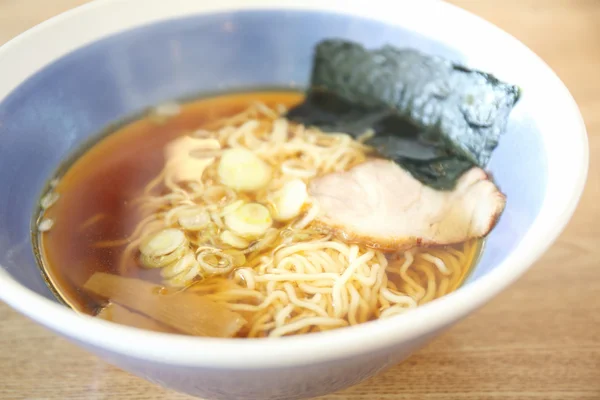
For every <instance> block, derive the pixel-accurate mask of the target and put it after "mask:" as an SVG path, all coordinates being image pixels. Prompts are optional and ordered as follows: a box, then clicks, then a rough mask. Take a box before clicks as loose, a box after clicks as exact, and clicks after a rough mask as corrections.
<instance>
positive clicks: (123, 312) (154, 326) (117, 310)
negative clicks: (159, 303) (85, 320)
mask: <svg viewBox="0 0 600 400" xmlns="http://www.w3.org/2000/svg"><path fill="white" fill-rule="evenodd" d="M96 316H97V317H98V318H102V319H104V320H106V321H110V322H115V323H117V324H123V325H127V326H132V327H134V328H139V329H147V330H149V331H155V332H164V333H179V331H177V330H175V329H173V328H171V327H170V326H167V325H164V324H161V323H160V322H158V321H155V320H153V319H152V318H149V317H147V316H145V315H142V314H138V313H137V312H133V311H130V310H128V309H127V308H125V307H123V306H121V305H119V304H117V303H108V304H107V305H106V306H105V307H103V308H102V309H101V310H100V312H99V313H98V314H96Z"/></svg>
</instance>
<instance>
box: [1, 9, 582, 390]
mask: <svg viewBox="0 0 600 400" xmlns="http://www.w3.org/2000/svg"><path fill="white" fill-rule="evenodd" d="M457 26H458V27H461V29H456V27H457ZM331 37H339V38H345V39H349V40H354V41H357V42H361V43H363V44H364V45H365V46H367V47H375V46H380V45H382V44H392V45H395V46H398V47H414V48H417V49H419V50H421V51H423V52H426V53H429V54H435V55H440V56H443V57H446V58H449V59H452V60H454V61H457V62H460V63H463V64H466V65H467V66H469V67H473V68H477V69H481V70H485V71H489V72H492V73H493V74H495V75H497V76H498V77H499V78H501V79H502V80H505V81H507V82H511V83H514V84H517V85H519V86H520V87H521V88H522V93H523V95H522V98H521V100H520V101H519V103H518V104H517V106H516V107H515V109H514V110H513V112H512V114H511V117H510V121H509V124H508V127H507V133H506V134H505V135H504V137H503V139H502V141H501V143H500V146H499V147H498V148H497V150H496V152H495V153H494V156H493V159H492V161H491V163H490V165H489V169H490V170H491V172H492V174H493V176H494V178H495V180H496V182H497V184H498V185H499V186H500V188H501V189H502V190H503V192H504V193H506V195H507V198H508V202H507V206H506V210H505V212H504V214H503V215H502V217H501V219H500V221H499V223H498V225H497V226H496V228H495V229H494V230H493V231H492V233H491V234H490V235H489V237H488V238H487V241H486V245H485V250H484V252H483V255H482V257H481V259H480V261H479V263H478V264H477V266H476V268H475V269H474V271H473V272H472V274H471V275H470V277H469V278H468V280H467V281H466V282H465V284H464V285H463V286H462V287H461V288H459V289H458V290H457V291H455V292H453V293H451V294H449V295H447V296H445V297H443V298H441V299H439V300H435V301H433V302H431V303H428V304H426V305H424V306H421V307H418V308H416V309H415V310H411V311H408V312H406V313H404V314H402V315H398V316H396V317H393V318H388V319H385V320H377V321H373V322H368V323H364V324H361V325H358V326H355V327H350V328H343V329H338V330H332V331H327V332H323V333H315V334H309V335H300V336H293V337H284V338H277V339H212V338H197V337H186V336H182V335H171V334H164V333H156V332H150V331H143V330H139V329H135V328H130V327H125V326H120V325H116V324H113V323H110V322H106V321H103V320H100V319H96V318H92V317H89V316H86V315H80V314H77V313H75V312H73V311H72V310H70V309H69V308H67V307H66V306H64V305H62V304H60V302H58V301H57V300H56V299H55V298H54V296H53V295H52V293H51V291H50V290H49V289H48V287H47V285H46V284H45V282H44V279H43V278H42V275H41V273H40V270H39V268H38V266H37V264H36V258H35V254H34V252H33V250H32V233H31V232H32V228H31V227H32V215H33V213H34V210H35V209H36V204H37V202H38V199H39V198H40V195H41V192H42V190H43V188H44V186H45V184H46V182H47V180H48V179H49V177H50V176H51V175H52V173H53V171H55V170H56V168H57V167H58V166H59V165H60V163H61V161H62V160H64V159H65V158H67V157H68V156H69V155H70V154H72V153H73V152H75V151H76V150H77V149H78V148H79V146H80V145H82V144H83V143H85V142H86V141H87V140H88V139H89V138H90V137H92V136H93V135H95V134H96V133H98V132H100V131H102V130H103V129H104V128H106V127H107V125H109V124H110V123H112V122H114V121H117V120H121V119H123V118H126V117H128V116H131V115H135V114H137V113H139V112H141V111H142V110H144V109H146V108H147V107H150V106H152V105H156V104H159V103H162V102H165V101H169V100H173V99H185V98H192V97H195V96H198V95H201V94H205V93H219V92H226V91H236V90H245V89H252V88H266V87H276V88H299V89H301V88H303V87H305V86H306V85H307V83H308V79H309V75H310V64H311V57H312V50H313V48H314V45H315V44H316V43H317V42H318V41H320V40H322V39H324V38H331ZM473 38H477V40H474V39H473ZM0 71H2V73H1V74H0V75H1V76H0V266H1V268H0V299H2V300H3V301H4V302H6V303H7V304H9V305H10V306H12V307H13V308H14V309H15V310H17V311H18V312H20V313H22V314H24V315H26V316H28V317H29V318H31V319H32V320H34V321H36V322H37V323H39V324H41V325H43V326H45V327H47V328H48V329H50V330H52V331H54V332H55V333H56V334H58V335H61V336H63V337H65V338H66V339H68V340H70V341H72V342H74V343H77V344H78V345H80V346H82V347H83V348H85V349H87V350H89V351H90V352H92V353H94V354H96V355H98V356H99V357H100V358H102V359H104V360H106V361H107V362H109V363H112V364H114V365H116V366H118V367H120V368H122V369H124V370H126V371H129V372H131V373H133V374H136V375H139V376H141V377H143V378H145V379H147V380H149V381H151V382H154V383H157V384H159V385H162V386H164V387H166V388H170V389H173V390H177V391H180V392H185V393H188V394H191V395H195V396H199V397H203V398H208V399H295V398H307V397H314V396H318V395H323V394H326V393H330V392H334V391H337V390H340V389H342V388H345V387H348V386H350V385H354V384H356V383H358V382H360V381H362V380H364V379H367V378H369V377H371V376H373V375H374V374H377V373H378V372H380V371H382V370H384V369H385V368H388V367H390V366H392V365H394V364H396V363H398V362H400V361H402V360H403V359H405V358H406V357H407V356H409V355H410V354H411V353H413V352H414V351H415V350H417V349H419V348H420V347H422V346H424V345H425V344H426V343H427V342H429V341H430V340H431V339H433V338H434V337H436V336H437V335H439V334H440V333H442V332H443V331H444V330H445V329H447V328H448V327H450V326H451V325H453V324H454V323H456V322H458V321H459V320H461V319H462V318H464V317H465V316H467V315H468V314H469V313H471V312H473V311H474V310H476V309H477V308H478V307H480V306H482V305H483V304H484V303H486V302H487V301H488V300H490V299H491V298H492V297H494V296H495V295H497V294H498V293H500V292H501V291H502V290H504V289H505V288H506V287H507V286H508V285H509V284H511V283H512V282H514V281H515V280H516V279H517V278H518V277H519V276H520V275H521V274H523V273H524V272H525V271H526V270H527V269H528V268H529V267H530V266H531V265H532V263H534V262H535V261H536V259H538V258H539V257H540V256H541V255H542V254H543V253H544V252H545V251H546V249H547V248H548V247H549V246H550V245H551V244H552V242H553V241H554V240H555V239H556V238H557V236H558V235H559V233H560V232H561V230H562V229H563V228H564V226H565V225H566V223H567V222H568V221H569V218H570V217H571V215H572V213H573V211H574V209H575V206H576V204H577V202H578V199H579V197H580V194H581V192H582V189H583V186H584V182H585V178H586V173H587V166H588V148H587V139H586V132H585V127H584V124H583V122H582V119H581V116H580V113H579V111H578V109H577V106H576V104H575V102H574V101H573V99H572V97H571V96H570V94H569V92H568V91H567V89H566V88H565V86H564V85H563V84H562V83H561V81H560V80H559V79H558V78H557V76H556V75H555V74H554V73H553V72H552V71H551V70H550V68H549V67H548V66H547V65H546V64H544V62H543V61H542V60H541V59H539V58H538V57H537V56H536V55H535V54H534V53H532V52H531V51H530V50H528V49H527V48H526V47H525V46H524V45H523V44H521V43H519V42H518V41H517V40H516V39H514V38H512V37H511V36H510V35H508V34H506V33H504V32H502V31H501V30H499V29H498V28H496V27H494V26H493V25H491V24H489V23H487V22H485V21H483V20H481V19H479V18H478V17H476V16H473V15H471V14H469V13H467V12H465V11H463V10H460V9H458V8H456V7H454V6H451V5H448V4H445V3H442V2H429V1H426V2H401V1H400V2H391V1H386V0H371V1H369V2H361V1H342V0H339V1H338V0H331V1H328V2H322V1H311V0H290V1H287V2H283V3H282V2H278V1H275V0H252V1H235V0H222V1H219V2H208V1H193V0H187V1H186V0H174V1H169V2H165V1H163V0H145V1H143V2H142V1H141V0H120V1H112V0H107V1H102V2H92V3H90V4H88V5H85V6H82V7H80V8H77V9H75V10H72V11H70V12H67V13H65V14H63V15H60V16H58V17H56V18H53V19H52V20H49V21H47V22H45V23H43V24H41V25H39V26H37V27H35V28H33V29H31V30H30V31H28V32H26V33H24V34H22V35H21V36H19V37H17V38H16V39H14V40H12V41H11V42H9V43H8V44H6V45H4V46H3V47H2V48H1V49H0Z"/></svg>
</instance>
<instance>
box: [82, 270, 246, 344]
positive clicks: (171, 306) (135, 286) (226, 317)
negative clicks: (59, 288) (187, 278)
mask: <svg viewBox="0 0 600 400" xmlns="http://www.w3.org/2000/svg"><path fill="white" fill-rule="evenodd" d="M83 288H84V289H85V290H88V291H90V292H92V293H94V294H96V295H99V296H102V297H105V298H107V299H108V300H110V301H112V302H115V303H118V304H121V305H123V306H125V307H127V308H129V309H132V310H135V311H138V312H140V313H142V314H145V315H147V316H149V317H151V318H154V319H155V320H157V321H159V322H161V323H163V324H165V325H168V326H170V327H173V328H175V329H177V330H179V331H181V332H183V333H187V334H190V335H195V336H210V337H232V336H234V335H235V334H236V333H237V332H238V331H239V330H240V329H241V328H242V327H243V326H244V325H245V324H246V321H245V320H244V318H243V317H242V316H241V315H239V314H237V313H235V312H232V311H230V310H229V309H227V308H226V307H224V306H222V305H220V304H217V303H214V302H212V301H209V300H206V299H204V298H202V297H201V296H199V295H197V294H194V293H187V292H176V293H171V294H160V293H161V290H162V289H163V287H162V286H160V285H155V284H152V283H149V282H146V281H142V280H139V279H131V278H123V277H121V276H118V275H112V274H106V273H102V272H97V273H95V274H94V275H92V277H91V278H90V279H89V280H88V281H87V282H86V284H85V285H84V286H83Z"/></svg>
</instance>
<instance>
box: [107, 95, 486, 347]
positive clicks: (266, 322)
mask: <svg viewBox="0 0 600 400" xmlns="http://www.w3.org/2000/svg"><path fill="white" fill-rule="evenodd" d="M284 111H285V110H283V109H278V110H277V111H275V110H273V109H270V108H268V107H266V106H265V105H263V104H256V105H253V106H252V107H250V108H248V109H246V110H245V111H243V112H242V113H240V114H237V115H235V116H233V117H231V118H227V119H224V120H220V121H216V122H214V123H212V124H211V125H208V126H205V127H204V128H203V129H201V130H198V131H196V132H194V133H193V134H192V137H195V138H204V139H211V140H213V141H214V140H215V139H216V141H218V146H216V147H215V146H213V148H211V149H208V150H206V151H191V152H190V154H189V156H190V157H192V158H195V159H196V160H203V161H204V164H205V169H204V171H203V172H202V171H201V170H200V171H199V172H198V174H197V179H195V180H192V181H189V180H187V181H181V180H178V179H177V172H178V170H177V168H178V167H180V166H181V164H180V163H176V162H171V161H168V162H167V163H166V165H165V168H164V169H163V171H162V172H161V173H160V175H159V176H157V177H156V178H155V179H154V180H152V181H151V182H150V183H149V184H148V185H147V187H146V188H145V191H144V194H143V196H141V197H140V198H139V199H137V200H136V205H137V206H138V207H139V210H140V212H141V213H142V214H143V215H144V216H145V217H144V218H142V220H141V222H140V223H139V225H138V226H137V228H136V230H135V232H133V234H132V235H131V236H130V238H128V239H127V240H126V243H127V246H126V248H125V251H124V253H123V256H122V262H121V267H120V268H121V270H120V273H121V274H123V275H127V274H129V273H130V272H131V269H132V268H135V267H134V266H132V265H133V264H132V262H131V260H132V259H138V261H139V256H140V245H141V244H142V243H144V241H145V240H147V238H148V237H150V236H151V235H153V234H156V232H159V231H161V230H164V229H166V228H175V229H178V230H181V231H183V232H184V233H185V238H186V242H185V245H183V244H182V245H181V246H180V247H177V250H176V251H178V253H177V254H176V257H175V256H171V255H169V257H172V258H173V259H174V260H175V261H174V262H171V263H170V264H169V265H168V266H164V267H162V268H161V269H160V271H161V276H162V279H163V282H164V284H165V285H167V286H172V287H177V288H180V289H179V290H187V291H194V292H198V293H199V294H203V295H205V296H206V297H207V298H209V299H211V300H213V301H215V302H218V303H221V304H224V305H226V306H227V307H228V308H229V309H231V310H233V311H236V312H239V313H240V314H242V315H243V316H244V317H245V318H246V319H247V321H248V324H247V326H246V328H245V330H244V331H243V332H241V336H247V337H265V336H270V337H277V336H284V335H291V334H302V333H308V332H318V331H324V330H328V329H334V328H339V327H343V326H347V325H356V324H360V323H363V322H366V321H369V320H372V319H377V318H387V317H390V316H393V315H396V314H400V313H402V312H405V311H406V310H408V309H411V308H414V307H417V306H418V305H420V304H423V303H426V302H428V301H431V300H433V299H435V298H437V297H440V296H442V295H444V294H446V293H448V292H450V291H452V290H454V289H456V288H457V286H458V285H459V284H460V283H461V282H462V281H463V279H464V276H465V274H466V273H467V272H468V269H469V266H470V265H471V264H472V262H473V260H474V258H475V257H476V254H477V250H478V242H477V241H471V242H467V243H464V244H461V245H459V246H454V247H444V248H429V249H425V248H414V249H411V250H410V251H406V252H403V253H400V254H393V255H390V254H385V253H383V252H381V251H377V250H375V249H372V248H369V247H368V246H366V245H362V244H352V243H345V242H343V241H340V240H338V239H337V238H335V237H333V236H332V235H330V234H329V233H327V232H323V231H319V230H317V229H316V228H315V227H314V226H313V220H314V218H315V216H316V215H317V213H318V205H317V204H316V203H314V202H311V200H310V198H309V199H308V202H307V204H305V206H304V208H303V209H302V212H301V213H300V215H299V216H297V217H296V218H293V219H292V220H291V221H286V222H285V223H281V222H275V223H274V224H273V225H272V227H271V228H269V229H268V230H267V231H266V232H265V233H264V235H262V236H261V237H260V238H257V239H256V240H253V241H252V242H250V243H248V246H247V247H246V248H234V247H232V246H230V245H227V244H225V243H223V241H222V240H220V235H221V233H222V232H223V231H224V229H225V224H224V218H225V216H226V215H227V213H229V212H231V209H232V207H234V206H235V205H236V204H239V203H240V202H256V203H260V204H264V205H269V204H270V201H271V200H270V199H271V196H272V193H274V192H276V191H277V190H279V189H281V188H282V187H283V186H284V185H285V184H286V183H288V182H290V181H292V180H297V179H301V180H302V181H303V182H305V183H306V184H308V183H309V182H310V180H311V179H312V178H314V177H318V176H321V175H324V174H327V173H331V172H337V171H345V170H348V169H350V168H352V167H353V166H355V165H358V164H360V163H362V162H364V161H365V160H366V159H367V156H368V154H369V151H370V149H369V148H368V147H366V146H364V145H363V144H362V143H361V142H360V141H357V140H354V139H352V138H351V137H350V136H348V135H346V134H343V133H337V134H331V133H327V134H325V133H323V132H321V131H319V130H317V129H312V128H307V127H304V126H301V125H295V124H291V123H289V122H288V121H287V120H285V119H284V118H281V117H280V115H281V114H282V113H283V112H284ZM231 148H245V149H249V150H251V151H252V152H254V153H255V154H256V155H258V156H259V157H260V158H261V159H262V160H264V161H265V162H266V163H268V164H269V165H270V166H271V167H272V170H273V176H272V178H271V179H270V181H269V183H268V185H267V186H266V187H265V188H262V189H260V190H258V191H256V192H252V193H247V192H238V191H235V190H233V189H231V188H229V187H227V186H224V185H222V184H221V183H220V182H219V179H218V173H217V164H218V158H219V154H220V151H222V150H224V149H231ZM191 210H202V212H203V213H205V214H203V215H206V218H207V221H205V222H206V225H205V227H204V228H203V229H199V230H191V229H185V227H184V226H182V222H181V221H183V220H185V218H186V215H189V214H190V211H191ZM122 244H124V242H118V241H115V242H104V243H99V244H98V245H99V246H101V247H105V246H106V247H108V246H114V245H122ZM172 254H174V253H172ZM165 257H166V256H165ZM163 261H164V260H163ZM168 261H169V262H170V261H172V260H171V259H169V260H168ZM138 264H142V265H143V264H144V262H138ZM159 265H162V264H159Z"/></svg>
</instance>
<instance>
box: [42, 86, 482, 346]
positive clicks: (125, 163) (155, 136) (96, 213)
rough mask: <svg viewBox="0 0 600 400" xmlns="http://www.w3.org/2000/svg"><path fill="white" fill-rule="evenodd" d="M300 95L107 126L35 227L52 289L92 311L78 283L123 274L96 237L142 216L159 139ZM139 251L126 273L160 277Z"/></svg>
mask: <svg viewBox="0 0 600 400" xmlns="http://www.w3.org/2000/svg"><path fill="white" fill-rule="evenodd" d="M302 98H303V95H302V94H301V93H298V92H290V91H281V92H252V93H237V94H228V95H221V96H217V97H211V98H207V99H201V100H197V101H194V102H191V103H188V104H185V105H183V106H182V109H181V113H180V114H178V115H177V116H173V117H170V118H168V119H166V120H164V121H158V120H157V118H156V116H155V115H151V114H148V115H147V116H144V117H142V118H140V119H138V120H136V121H134V122H131V123H127V124H125V125H124V126H122V127H121V128H118V129H114V130H112V131H110V132H108V133H110V134H109V135H104V136H102V137H100V138H99V139H98V140H96V141H95V142H94V143H91V144H90V146H87V147H86V148H84V149H82V151H81V152H80V153H79V154H78V155H79V157H78V158H76V159H74V161H73V162H72V163H71V164H69V165H65V167H66V168H63V170H64V171H65V172H64V174H63V175H62V176H59V179H58V183H57V185H56V186H55V188H54V190H55V192H56V193H58V194H59V195H60V198H59V199H58V201H57V202H56V203H55V204H53V205H52V207H50V208H49V209H48V210H46V211H45V213H44V218H49V219H52V220H53V221H54V225H53V226H52V228H51V229H50V230H49V231H47V232H44V233H43V234H40V236H39V237H40V239H39V240H38V241H37V242H36V244H35V246H36V249H37V250H38V254H39V260H40V264H41V268H42V271H43V273H44V275H45V277H46V279H47V281H48V284H49V286H50V287H51V288H52V289H53V291H54V293H55V294H56V296H57V297H58V298H60V299H62V300H63V301H64V302H65V303H67V304H68V305H69V306H71V307H72V308H73V309H75V310H76V311H79V312H83V313H87V314H91V315H96V314H97V313H98V311H99V309H100V308H101V307H103V306H104V305H106V303H107V301H106V300H105V299H101V298H99V297H94V296H93V295H90V294H88V293H87V292H85V291H84V290H82V289H81V288H82V287H83V286H84V284H85V282H86V281H88V279H89V278H90V277H91V276H92V275H93V274H94V273H95V272H107V273H113V274H119V275H121V273H120V272H119V271H120V269H119V265H120V263H121V259H122V255H123V254H124V253H123V250H124V248H125V246H126V244H123V245H119V246H114V245H113V246H105V247H99V246H98V243H100V242H106V241H115V240H121V239H126V238H127V237H129V236H130V235H131V233H132V232H133V231H134V229H135V228H136V226H137V225H138V223H139V222H140V220H141V219H142V215H141V214H140V213H139V211H138V207H137V205H136V203H134V202H133V200H134V199H136V198H138V197H139V196H140V195H141V194H142V193H143V191H144V188H145V187H146V185H147V184H148V183H149V182H150V181H151V180H152V179H153V178H155V177H156V176H157V175H158V174H159V173H160V172H161V170H162V169H163V167H164V162H165V159H164V146H165V145H166V144H167V143H168V142H169V141H171V140H173V139H175V138H177V137H179V136H183V135H186V134H188V133H190V132H192V131H194V130H197V129H200V128H203V127H206V128H207V129H209V125H210V124H211V123H213V122H214V121H215V120H218V119H221V118H225V117H229V116H232V115H235V114H237V113H239V112H241V111H243V110H244V109H246V108H248V107H249V106H250V105H251V104H252V103H253V102H256V101H261V102H263V103H264V104H266V105H267V106H269V107H275V106H276V105H278V104H282V105H284V106H286V107H291V106H293V105H295V104H297V103H299V102H300V101H302ZM474 244H475V246H470V247H469V249H470V250H469V253H468V254H467V253H465V251H466V250H465V249H463V248H462V245H457V246H456V247H455V248H456V249H457V250H459V251H463V255H467V256H468V260H469V263H468V265H461V266H460V267H459V268H460V269H456V270H458V271H460V275H459V276H458V278H455V279H454V280H453V283H452V284H451V286H450V287H448V284H447V285H446V287H445V290H441V292H443V293H440V294H439V295H443V294H445V293H446V292H450V291H453V290H455V289H456V288H457V286H458V285H460V284H462V282H464V280H465V278H466V276H467V275H468V273H469V272H470V271H471V270H472V266H473V265H475V263H476V261H477V258H478V256H479V254H480V253H481V244H482V241H477V242H474ZM465 248H466V247H465ZM461 249H462V250H461ZM442 251H445V250H443V249H442ZM136 254H137V253H136ZM136 254H133V255H132V256H131V257H130V258H129V259H127V260H126V262H127V263H128V265H127V268H125V270H126V271H127V273H126V274H127V275H126V276H128V277H134V278H141V279H143V280H146V281H151V282H154V283H158V284H160V283H161V281H162V279H161V277H160V274H159V271H158V270H157V269H150V270H149V269H144V268H141V267H140V266H141V265H140V264H139V261H138V260H137V255H136ZM389 261H390V266H389V267H388V268H394V267H393V265H394V258H393V256H390V257H389ZM396 267H399V265H396ZM409 275H410V276H411V278H412V279H413V280H415V281H418V282H420V283H421V284H423V285H425V284H426V283H427V280H428V275H427V274H426V273H425V271H421V270H419V269H418V268H416V269H413V270H412V271H411V272H410V274H409ZM388 278H389V280H390V281H391V282H393V283H395V284H396V285H398V287H400V285H401V284H402V282H401V280H399V279H400V278H399V276H398V275H397V274H396V275H394V274H393V273H388ZM440 279H442V277H441V276H438V275H436V277H435V281H436V282H437V283H438V284H439V282H440ZM436 287H437V285H436ZM436 290H437V289H436ZM435 297H439V296H438V295H435ZM111 306H112V308H111V307H109V308H107V309H105V310H104V311H103V312H102V313H100V314H99V316H100V317H102V318H107V319H113V320H115V322H120V323H123V324H126V325H133V326H137V327H141V328H144V329H151V330H158V331H162V332H174V328H171V327H167V326H163V325H162V324H160V323H158V322H157V321H154V320H151V319H149V318H148V317H146V316H143V315H141V314H138V313H137V312H130V311H131V310H127V309H125V308H122V307H121V306H119V305H117V304H111ZM246 333H247V332H246ZM243 334H244V332H242V336H243Z"/></svg>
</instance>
